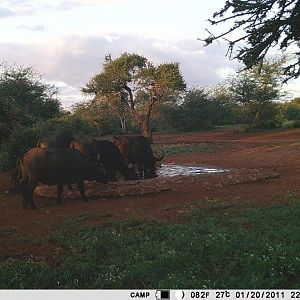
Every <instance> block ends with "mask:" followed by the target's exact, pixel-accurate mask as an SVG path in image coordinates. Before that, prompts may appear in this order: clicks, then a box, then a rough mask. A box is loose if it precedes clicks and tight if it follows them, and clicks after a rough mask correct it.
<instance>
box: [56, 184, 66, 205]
mask: <svg viewBox="0 0 300 300" xmlns="http://www.w3.org/2000/svg"><path fill="white" fill-rule="evenodd" d="M63 189H64V185H63V184H58V185H57V197H56V204H57V205H59V204H61V194H62V192H63Z"/></svg>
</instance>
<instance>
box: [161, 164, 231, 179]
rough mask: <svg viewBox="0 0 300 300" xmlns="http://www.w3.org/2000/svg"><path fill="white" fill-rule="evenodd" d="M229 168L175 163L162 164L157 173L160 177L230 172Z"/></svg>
mask: <svg viewBox="0 0 300 300" xmlns="http://www.w3.org/2000/svg"><path fill="white" fill-rule="evenodd" d="M228 171H229V170H227V169H221V168H204V167H198V166H185V165H175V164H162V165H161V167H160V168H158V170H157V175H158V176H159V177H173V176H177V175H185V176H191V175H199V174H207V173H222V172H228Z"/></svg>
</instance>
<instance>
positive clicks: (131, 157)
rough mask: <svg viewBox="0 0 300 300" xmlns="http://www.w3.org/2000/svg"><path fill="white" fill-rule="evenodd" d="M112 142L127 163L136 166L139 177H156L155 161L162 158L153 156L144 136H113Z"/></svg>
mask: <svg viewBox="0 0 300 300" xmlns="http://www.w3.org/2000/svg"><path fill="white" fill-rule="evenodd" d="M114 144H115V145H116V146H117V147H118V149H119V150H120V152H121V153H122V155H123V157H124V158H126V160H127V162H128V163H129V164H134V165H136V166H137V168H138V171H139V176H140V178H153V177H156V176H157V175H156V173H155V162H156V161H160V160H162V159H163V157H164V154H162V156H161V157H159V158H158V157H155V156H154V155H153V151H152V149H151V146H150V143H149V141H148V139H147V138H145V137H144V136H141V135H138V136H114Z"/></svg>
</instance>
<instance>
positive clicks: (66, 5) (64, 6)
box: [55, 0, 113, 10]
mask: <svg viewBox="0 0 300 300" xmlns="http://www.w3.org/2000/svg"><path fill="white" fill-rule="evenodd" d="M112 2H113V0H65V1H61V2H60V3H59V4H58V5H57V6H56V7H55V8H56V9H59V10H69V9H74V8H77V7H81V6H96V5H105V4H111V3H112Z"/></svg>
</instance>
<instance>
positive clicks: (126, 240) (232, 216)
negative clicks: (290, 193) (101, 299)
mask: <svg viewBox="0 0 300 300" xmlns="http://www.w3.org/2000/svg"><path fill="white" fill-rule="evenodd" d="M211 204H212V205H213V208H214V210H213V214H212V215H209V214H207V211H205V212H204V211H203V209H201V208H197V204H193V208H192V211H191V212H190V213H189V214H188V215H187V223H186V224H166V223H163V222H154V221H153V222H149V221H148V222H146V221H142V220H128V221H126V222H114V223H110V224H105V225H97V226H86V227H84V226H83V225H82V224H78V226H77V230H76V228H75V227H74V226H73V225H72V226H73V227H72V228H73V230H75V231H74V232H73V234H72V235H70V234H69V233H68V234H65V233H64V232H57V233H55V234H54V235H53V236H52V238H51V241H52V242H57V243H59V244H60V245H61V247H63V248H64V249H69V251H68V253H67V254H66V255H65V256H64V258H63V259H62V260H61V261H60V263H57V264H55V265H49V264H47V263H46V262H45V261H43V260H42V261H32V260H27V261H22V260H19V261H18V260H8V261H6V262H3V263H1V265H0V288H1V289H20V288H45V289H49V288H51V289H54V288H58V289H60V288H68V289H70V288H81V289H86V288H88V289H90V288H96V289H99V288H102V289H108V288H119V289H122V288H123V289H124V288H126V289H136V288H143V289H144V288H148V289H154V288H155V289H157V288H171V289H179V288H181V289H182V288H185V289H195V288H198V289H199V288H202V289H203V288H211V289H212V288H213V289H225V288H226V289H228V288H229V289H245V288H247V289H249V288H250V289H253V288H254V289H267V288H268V289H293V288H294V289H295V288H298V287H299V284H300V281H299V280H300V279H299V276H298V274H299V272H300V256H299V247H300V239H299V230H300V221H299V220H300V205H299V201H295V202H294V203H291V204H289V205H283V206H274V207H268V208H251V209H244V210H242V211H238V210H235V209H234V208H232V207H231V206H228V205H227V204H226V203H223V202H218V203H216V202H215V201H213V202H212V203H211ZM190 209H191V208H190ZM224 212H227V213H226V214H224ZM66 225H67V224H66ZM66 230H68V228H66ZM68 232H69V231H68Z"/></svg>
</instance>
